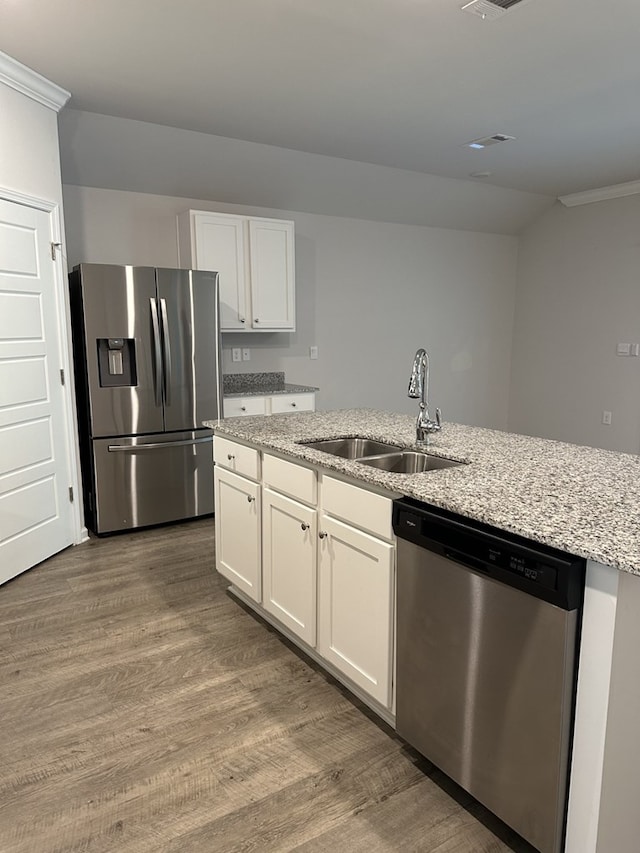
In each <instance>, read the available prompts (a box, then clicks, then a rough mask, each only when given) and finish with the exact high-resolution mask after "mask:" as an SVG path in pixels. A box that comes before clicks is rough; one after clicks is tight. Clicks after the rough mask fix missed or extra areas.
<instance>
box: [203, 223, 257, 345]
mask: <svg viewBox="0 0 640 853" xmlns="http://www.w3.org/2000/svg"><path fill="white" fill-rule="evenodd" d="M245 228H246V225H245V219H244V217H242V216H225V215H223V214H217V213H211V214H205V213H196V214H193V229H194V232H195V247H196V259H197V268H198V269H200V270H213V271H215V272H217V273H219V276H220V328H221V329H223V330H224V329H245V328H247V326H248V325H249V324H248V322H247V314H246V311H247V293H246V281H247V277H246V267H245Z"/></svg>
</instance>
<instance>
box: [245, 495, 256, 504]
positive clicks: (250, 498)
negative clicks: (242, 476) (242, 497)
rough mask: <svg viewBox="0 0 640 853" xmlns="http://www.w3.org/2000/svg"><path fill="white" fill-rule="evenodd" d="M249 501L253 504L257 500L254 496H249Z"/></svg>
mask: <svg viewBox="0 0 640 853" xmlns="http://www.w3.org/2000/svg"><path fill="white" fill-rule="evenodd" d="M247 501H248V503H250V504H251V503H253V502H254V501H255V498H254V497H253V495H247Z"/></svg>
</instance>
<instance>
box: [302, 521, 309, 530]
mask: <svg viewBox="0 0 640 853" xmlns="http://www.w3.org/2000/svg"><path fill="white" fill-rule="evenodd" d="M300 527H301V528H302V529H303V530H308V529H309V525H308V524H305V523H304V521H303V522H302V524H301V525H300Z"/></svg>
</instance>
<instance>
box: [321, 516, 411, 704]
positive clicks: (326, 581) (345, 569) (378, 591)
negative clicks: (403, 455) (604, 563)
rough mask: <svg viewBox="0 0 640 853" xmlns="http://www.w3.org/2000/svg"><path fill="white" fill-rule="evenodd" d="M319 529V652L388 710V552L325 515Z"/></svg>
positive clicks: (390, 597)
mask: <svg viewBox="0 0 640 853" xmlns="http://www.w3.org/2000/svg"><path fill="white" fill-rule="evenodd" d="M320 528H321V530H320V533H319V536H322V534H323V533H324V534H325V536H324V537H323V538H321V539H320V547H319V554H320V556H319V573H320V579H319V591H318V595H319V602H318V605H319V606H318V648H319V651H320V653H321V654H322V655H323V657H325V658H326V659H327V660H328V661H329V662H330V663H332V664H333V665H334V666H335V667H337V668H338V669H339V670H340V671H341V672H343V673H344V674H345V675H346V676H348V677H349V678H350V679H351V681H353V682H354V683H355V684H357V685H358V686H359V687H361V688H362V689H363V690H365V691H366V692H367V693H368V694H369V695H370V696H372V697H373V698H374V699H376V700H377V701H378V702H380V704H381V705H384V706H385V707H387V708H388V707H391V673H392V661H393V655H392V651H393V608H394V583H393V579H394V563H395V560H394V554H395V549H394V546H393V545H390V544H388V543H387V542H382V541H381V540H380V539H376V538H375V537H374V536H370V535H369V534H368V533H363V532H362V531H360V530H357V529H356V528H355V527H351V526H349V525H347V524H342V523H341V522H339V521H336V520H335V519H332V518H328V517H327V516H325V515H323V516H321V520H320Z"/></svg>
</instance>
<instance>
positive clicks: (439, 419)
mask: <svg viewBox="0 0 640 853" xmlns="http://www.w3.org/2000/svg"><path fill="white" fill-rule="evenodd" d="M436 423H437V424H438V429H440V427H441V426H442V412H441V411H440V409H436Z"/></svg>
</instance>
